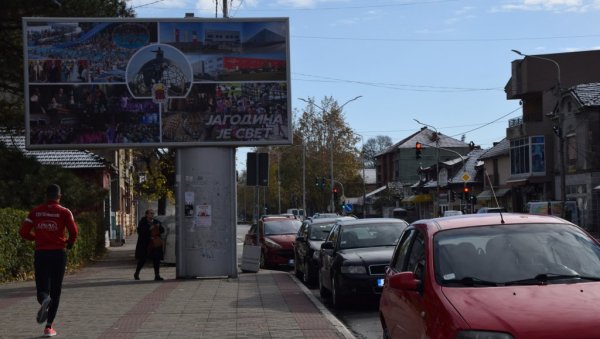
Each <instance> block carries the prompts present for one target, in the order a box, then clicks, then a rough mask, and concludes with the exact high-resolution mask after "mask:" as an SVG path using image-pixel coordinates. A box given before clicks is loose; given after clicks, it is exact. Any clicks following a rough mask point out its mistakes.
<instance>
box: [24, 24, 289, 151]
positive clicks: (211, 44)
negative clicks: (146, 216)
mask: <svg viewBox="0 0 600 339" xmlns="http://www.w3.org/2000/svg"><path fill="white" fill-rule="evenodd" d="M103 20H107V21H103ZM288 31H289V30H288V21H287V19H260V20H258V19H254V20H231V19H228V20H227V21H223V20H191V21H190V20H178V21H174V20H172V19H171V20H162V19H154V20H151V19H144V20H141V19H129V20H119V19H98V18H96V19H82V18H79V19H77V18H71V19H52V18H26V19H24V34H25V36H24V42H25V48H24V50H25V62H26V70H25V72H26V93H27V97H28V100H27V102H26V118H27V132H28V133H27V137H28V140H27V142H28V147H30V148H80V147H86V148H88V147H89V148H93V147H98V148H101V147H146V146H148V147H174V146H203V145H228V146H229V145H230V146H250V145H268V144H288V143H291V121H290V119H291V113H290V107H289V102H290V101H289V57H288V56H289V45H288V41H289V36H288V34H289V32H288Z"/></svg>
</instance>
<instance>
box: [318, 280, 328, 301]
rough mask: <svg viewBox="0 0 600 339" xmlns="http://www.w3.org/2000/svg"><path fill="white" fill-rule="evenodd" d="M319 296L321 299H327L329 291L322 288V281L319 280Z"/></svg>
mask: <svg viewBox="0 0 600 339" xmlns="http://www.w3.org/2000/svg"><path fill="white" fill-rule="evenodd" d="M319 295H320V296H321V299H327V298H329V291H328V290H327V289H326V288H325V286H323V280H322V279H319Z"/></svg>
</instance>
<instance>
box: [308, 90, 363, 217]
mask: <svg viewBox="0 0 600 339" xmlns="http://www.w3.org/2000/svg"><path fill="white" fill-rule="evenodd" d="M359 98H362V95H359V96H356V97H354V98H352V99H350V100H348V101H346V102H345V103H344V104H343V105H341V106H340V107H339V108H338V110H339V111H340V112H341V111H342V108H344V106H346V105H347V104H348V103H350V102H352V101H354V100H358V99H359ZM298 100H301V101H304V102H305V103H307V104H309V105H314V106H316V107H317V108H320V109H321V110H322V111H323V113H325V112H326V111H327V110H326V109H324V108H323V107H321V106H319V105H317V104H315V102H314V100H306V99H304V98H298ZM332 127H333V126H332V124H331V121H330V122H329V126H327V134H329V135H328V139H329V147H330V150H329V172H330V173H329V174H330V180H331V189H332V190H333V185H334V184H335V181H334V179H333V140H334V139H333V130H332ZM329 204H330V208H331V209H332V210H330V212H333V211H335V202H334V200H333V192H332V193H331V199H330V201H329Z"/></svg>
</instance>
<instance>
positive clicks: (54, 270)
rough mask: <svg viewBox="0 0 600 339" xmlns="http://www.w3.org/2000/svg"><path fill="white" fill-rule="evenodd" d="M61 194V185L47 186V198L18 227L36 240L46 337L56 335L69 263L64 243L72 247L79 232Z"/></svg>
mask: <svg viewBox="0 0 600 339" xmlns="http://www.w3.org/2000/svg"><path fill="white" fill-rule="evenodd" d="M60 198H61V193H60V186H58V185H56V184H52V185H50V186H48V188H47V189H46V199H47V201H46V202H45V203H43V204H41V205H39V206H37V207H35V208H34V209H32V210H31V212H29V214H28V215H27V218H25V220H23V222H22V223H21V228H20V230H19V234H20V235H21V237H23V239H26V240H31V241H35V256H34V269H35V286H36V289H37V300H38V302H39V303H40V305H41V307H40V310H39V311H38V313H37V322H38V323H40V324H41V323H43V322H44V321H46V327H45V328H44V336H45V337H52V336H55V335H56V331H55V330H54V328H53V326H52V322H53V321H54V317H56V311H57V310H58V304H59V301H60V293H61V290H62V282H63V277H64V275H65V268H66V265H67V253H66V251H65V247H66V248H69V249H70V248H71V247H73V244H75V239H77V233H78V231H77V224H76V223H75V219H74V218H73V213H71V211H70V210H69V209H68V208H66V207H64V206H61V205H60ZM67 230H68V231H69V237H68V238H67V235H66V231H67Z"/></svg>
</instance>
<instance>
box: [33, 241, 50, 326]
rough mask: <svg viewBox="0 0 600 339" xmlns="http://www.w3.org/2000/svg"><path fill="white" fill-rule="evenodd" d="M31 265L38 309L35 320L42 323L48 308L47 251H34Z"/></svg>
mask: <svg viewBox="0 0 600 339" xmlns="http://www.w3.org/2000/svg"><path fill="white" fill-rule="evenodd" d="M33 267H34V270H35V288H36V298H37V301H38V303H39V304H40V309H39V310H38V312H37V315H36V321H37V322H38V323H43V322H44V321H46V319H48V308H49V305H50V302H51V299H50V269H51V265H50V260H49V256H48V253H47V251H35V254H34V260H33Z"/></svg>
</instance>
